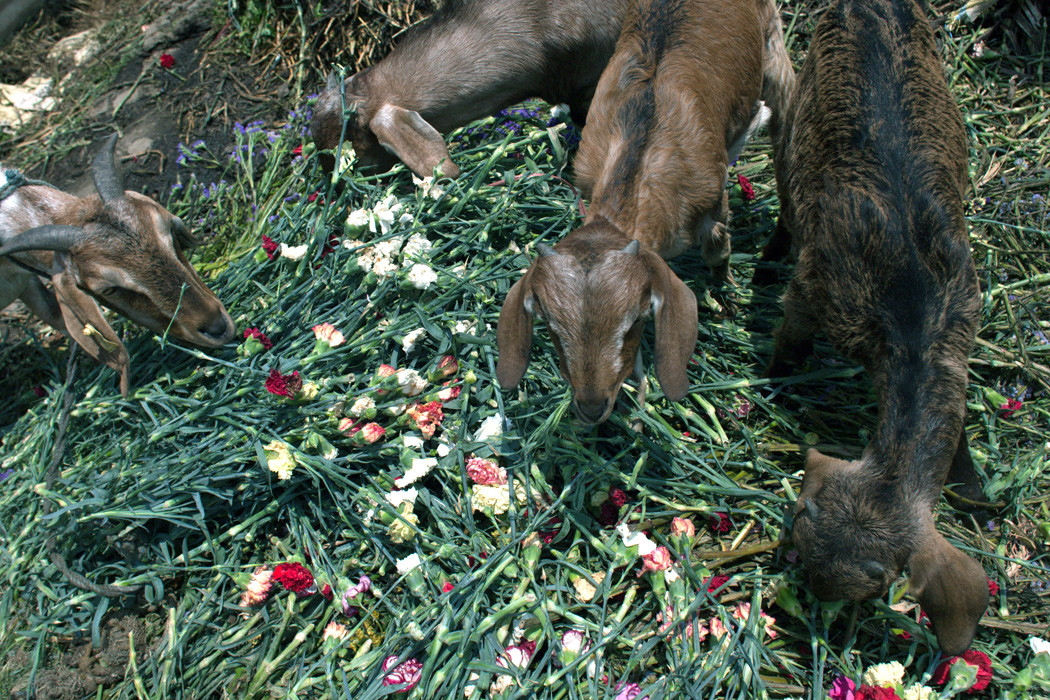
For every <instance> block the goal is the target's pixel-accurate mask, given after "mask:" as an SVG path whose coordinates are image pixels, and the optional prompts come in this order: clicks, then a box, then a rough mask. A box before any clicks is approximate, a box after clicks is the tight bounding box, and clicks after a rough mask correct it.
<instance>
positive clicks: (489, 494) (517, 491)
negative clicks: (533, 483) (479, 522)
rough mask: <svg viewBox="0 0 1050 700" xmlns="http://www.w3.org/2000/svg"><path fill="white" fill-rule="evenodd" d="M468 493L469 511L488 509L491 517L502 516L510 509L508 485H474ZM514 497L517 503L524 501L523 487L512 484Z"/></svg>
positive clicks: (518, 484)
mask: <svg viewBox="0 0 1050 700" xmlns="http://www.w3.org/2000/svg"><path fill="white" fill-rule="evenodd" d="M470 488H471V493H470V509H471V510H485V509H486V508H490V509H491V510H492V514H493V515H502V514H503V513H506V512H507V511H508V510H509V509H510V486H509V485H508V484H495V485H492V486H486V485H483V484H474V485H473V486H471V487H470ZM514 496H515V498H516V499H517V501H518V503H524V502H525V500H526V496H525V487H524V486H522V485H521V484H520V483H517V482H515V484H514Z"/></svg>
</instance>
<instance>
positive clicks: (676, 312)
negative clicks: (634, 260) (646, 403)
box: [646, 252, 699, 401]
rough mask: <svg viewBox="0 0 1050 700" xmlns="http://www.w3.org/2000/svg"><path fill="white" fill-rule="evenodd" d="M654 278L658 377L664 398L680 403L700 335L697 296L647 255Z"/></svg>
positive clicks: (654, 257) (658, 259)
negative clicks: (690, 361)
mask: <svg viewBox="0 0 1050 700" xmlns="http://www.w3.org/2000/svg"><path fill="white" fill-rule="evenodd" d="M646 257H647V259H648V260H647V262H648V266H649V271H650V273H651V274H652V289H653V306H654V307H655V310H656V348H655V354H656V358H655V362H654V364H655V365H656V376H657V378H659V380H660V388H661V389H663V392H664V395H665V396H666V397H667V398H669V399H671V400H672V401H680V400H681V399H682V398H683V397H684V396H685V394H686V392H687V391H689V377H688V375H687V374H686V370H687V369H688V367H689V360H690V359H691V358H692V357H693V351H694V349H695V348H696V338H697V334H698V330H699V329H698V325H697V323H698V315H697V310H696V295H695V294H693V290H691V289H689V287H687V286H686V284H685V282H683V281H682V280H680V279H678V276H677V275H675V273H674V272H672V271H671V268H670V267H668V266H667V263H666V262H664V260H663V258H661V257H660V256H658V255H656V254H655V253H648V252H647V253H646Z"/></svg>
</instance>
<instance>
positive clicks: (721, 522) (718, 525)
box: [711, 513, 733, 534]
mask: <svg viewBox="0 0 1050 700" xmlns="http://www.w3.org/2000/svg"><path fill="white" fill-rule="evenodd" d="M732 527H733V526H732V523H730V522H729V516H728V515H726V514H725V513H715V514H714V515H712V516H711V529H712V530H714V531H715V532H720V533H722V534H725V533H727V532H729V531H730V530H731V529H732Z"/></svg>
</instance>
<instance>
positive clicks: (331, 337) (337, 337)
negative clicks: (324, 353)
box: [313, 323, 346, 348]
mask: <svg viewBox="0 0 1050 700" xmlns="http://www.w3.org/2000/svg"><path fill="white" fill-rule="evenodd" d="M313 332H314V338H316V339H317V340H318V341H322V342H325V343H327V344H328V347H330V348H336V347H339V346H340V345H342V344H343V342H344V341H345V340H346V339H345V338H343V334H342V333H340V332H339V331H338V330H336V328H335V326H333V325H332V324H331V323H320V324H318V325H316V326H314V327H313Z"/></svg>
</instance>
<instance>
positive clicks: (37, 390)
mask: <svg viewBox="0 0 1050 700" xmlns="http://www.w3.org/2000/svg"><path fill="white" fill-rule="evenodd" d="M33 393H34V394H36V397H37V398H38V399H42V398H44V397H45V396H47V392H46V391H45V390H44V387H42V386H40V385H39V384H37V385H36V386H35V387H33Z"/></svg>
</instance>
